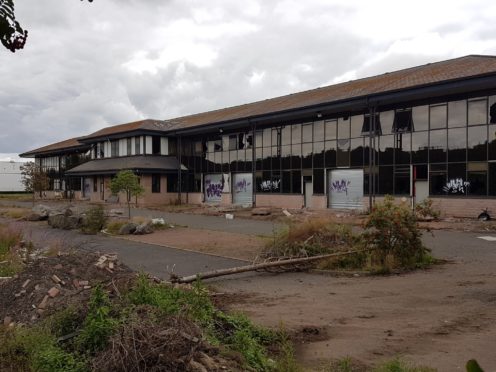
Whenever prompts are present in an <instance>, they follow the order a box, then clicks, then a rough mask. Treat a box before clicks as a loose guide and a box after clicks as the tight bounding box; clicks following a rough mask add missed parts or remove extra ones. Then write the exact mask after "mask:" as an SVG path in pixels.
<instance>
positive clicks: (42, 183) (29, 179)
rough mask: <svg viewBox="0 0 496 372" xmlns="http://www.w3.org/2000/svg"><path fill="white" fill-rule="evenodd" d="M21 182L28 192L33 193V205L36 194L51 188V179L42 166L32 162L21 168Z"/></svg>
mask: <svg viewBox="0 0 496 372" xmlns="http://www.w3.org/2000/svg"><path fill="white" fill-rule="evenodd" d="M21 177H22V178H21V182H22V184H23V185H24V188H25V190H26V191H27V192H31V193H33V205H34V198H35V193H37V192H40V193H41V192H42V191H44V190H46V189H48V187H49V186H50V178H49V177H48V174H47V173H46V172H44V171H43V170H42V169H41V167H40V166H38V165H36V164H35V163H33V162H32V161H30V162H27V163H26V164H24V165H22V166H21Z"/></svg>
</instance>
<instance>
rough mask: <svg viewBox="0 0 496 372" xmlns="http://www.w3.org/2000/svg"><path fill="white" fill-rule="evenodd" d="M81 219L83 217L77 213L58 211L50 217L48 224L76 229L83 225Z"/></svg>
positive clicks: (56, 227)
mask: <svg viewBox="0 0 496 372" xmlns="http://www.w3.org/2000/svg"><path fill="white" fill-rule="evenodd" d="M81 220H82V219H81V218H80V217H79V216H76V215H66V214H62V213H58V214H52V215H50V217H48V224H49V225H50V226H52V227H53V228H54V229H64V230H74V229H78V228H79V227H81Z"/></svg>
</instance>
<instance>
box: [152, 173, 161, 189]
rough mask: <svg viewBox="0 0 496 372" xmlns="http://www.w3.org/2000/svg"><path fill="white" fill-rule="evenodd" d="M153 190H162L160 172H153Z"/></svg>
mask: <svg viewBox="0 0 496 372" xmlns="http://www.w3.org/2000/svg"><path fill="white" fill-rule="evenodd" d="M152 192H154V193H159V192H160V174H152Z"/></svg>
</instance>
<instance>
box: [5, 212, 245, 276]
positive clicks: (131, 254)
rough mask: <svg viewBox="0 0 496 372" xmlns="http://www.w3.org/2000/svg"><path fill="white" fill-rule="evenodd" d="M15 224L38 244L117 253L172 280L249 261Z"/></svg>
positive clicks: (130, 263) (41, 225) (133, 265)
mask: <svg viewBox="0 0 496 372" xmlns="http://www.w3.org/2000/svg"><path fill="white" fill-rule="evenodd" d="M0 221H1V219H0ZM14 224H15V225H16V226H19V227H22V229H23V231H24V236H25V238H26V239H28V240H31V241H33V242H35V244H37V245H40V246H58V245H62V246H64V247H73V248H74V249H77V250H88V251H99V252H102V253H108V252H115V253H117V254H118V256H119V259H120V260H121V261H122V262H124V263H125V264H126V265H128V266H129V267H131V268H132V269H134V270H138V271H139V270H142V271H145V272H147V273H150V274H152V275H155V276H157V277H160V278H163V279H168V278H169V272H171V271H172V272H174V273H176V274H178V275H191V274H195V273H198V272H201V271H210V270H216V269H222V268H228V267H235V266H240V265H244V264H246V262H245V261H240V260H235V259H229V258H223V257H216V256H211V255H206V254H202V253H196V252H190V251H184V250H180V249H174V248H168V247H162V246H157V245H151V244H145V243H139V242H132V241H129V240H125V239H120V238H115V237H109V236H102V235H83V234H81V233H78V232H75V231H66V230H58V229H52V228H50V227H48V226H47V225H46V222H37V223H27V222H16V223H14Z"/></svg>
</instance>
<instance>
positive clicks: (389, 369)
mask: <svg viewBox="0 0 496 372" xmlns="http://www.w3.org/2000/svg"><path fill="white" fill-rule="evenodd" d="M374 372H436V370H435V369H433V368H429V367H417V366H413V365H411V364H410V363H407V362H405V361H402V360H401V359H393V360H389V361H386V362H384V363H382V364H381V365H379V366H378V367H376V368H375V369H374Z"/></svg>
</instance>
